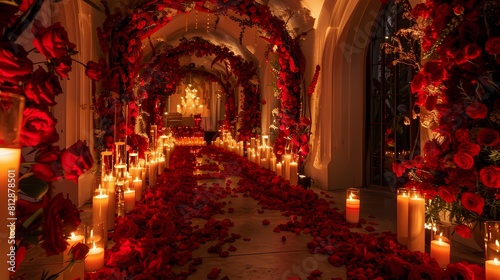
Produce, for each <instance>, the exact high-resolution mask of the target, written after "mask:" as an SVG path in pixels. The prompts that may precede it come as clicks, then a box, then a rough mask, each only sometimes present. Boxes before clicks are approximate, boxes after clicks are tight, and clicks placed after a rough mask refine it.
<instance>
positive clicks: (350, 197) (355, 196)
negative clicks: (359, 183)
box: [345, 188, 360, 224]
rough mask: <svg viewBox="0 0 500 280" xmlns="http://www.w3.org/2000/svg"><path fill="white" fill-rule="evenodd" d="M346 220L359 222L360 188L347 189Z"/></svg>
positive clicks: (352, 222) (354, 222)
mask: <svg viewBox="0 0 500 280" xmlns="http://www.w3.org/2000/svg"><path fill="white" fill-rule="evenodd" d="M345 194H346V206H345V212H346V213H345V214H346V221H347V222H348V223H351V224H357V223H358V222H359V207H360V189H359V188H348V189H347V190H346V193H345Z"/></svg>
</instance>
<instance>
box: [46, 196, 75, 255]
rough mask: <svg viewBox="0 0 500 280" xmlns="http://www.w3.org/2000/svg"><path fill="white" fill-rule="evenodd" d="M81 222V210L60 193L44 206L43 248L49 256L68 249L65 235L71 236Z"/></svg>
mask: <svg viewBox="0 0 500 280" xmlns="http://www.w3.org/2000/svg"><path fill="white" fill-rule="evenodd" d="M80 223H81V221H80V212H79V211H78V208H76V206H75V205H74V204H73V202H71V200H70V199H68V198H64V196H63V194H62V193H58V194H57V195H56V196H54V197H53V198H52V200H51V201H50V202H49V203H48V204H47V205H46V206H45V207H43V223H42V230H43V234H44V239H43V242H42V248H43V249H44V250H45V252H46V253H47V256H52V255H58V254H59V253H62V252H64V251H65V250H66V247H67V246H68V243H67V242H66V240H65V239H64V236H69V234H70V233H71V232H72V231H75V229H76V227H77V226H78V225H79V224H80Z"/></svg>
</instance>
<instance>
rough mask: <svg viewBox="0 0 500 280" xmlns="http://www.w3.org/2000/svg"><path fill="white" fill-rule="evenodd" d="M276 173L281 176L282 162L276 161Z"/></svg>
mask: <svg viewBox="0 0 500 280" xmlns="http://www.w3.org/2000/svg"><path fill="white" fill-rule="evenodd" d="M276 175H278V176H283V164H282V163H281V162H278V163H276Z"/></svg>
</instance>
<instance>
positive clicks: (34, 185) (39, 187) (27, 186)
mask: <svg viewBox="0 0 500 280" xmlns="http://www.w3.org/2000/svg"><path fill="white" fill-rule="evenodd" d="M48 190H49V185H48V184H47V182H45V181H44V180H42V179H39V178H37V177H35V176H30V177H27V178H23V179H21V180H20V181H19V192H20V193H22V194H24V195H26V196H29V197H31V198H34V199H41V198H42V197H43V196H44V195H45V194H46V193H47V191H48Z"/></svg>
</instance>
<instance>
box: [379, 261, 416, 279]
mask: <svg viewBox="0 0 500 280" xmlns="http://www.w3.org/2000/svg"><path fill="white" fill-rule="evenodd" d="M385 265H386V267H385V270H386V271H387V276H393V277H396V278H402V279H407V278H408V274H409V273H410V270H411V268H412V265H411V264H410V263H409V262H406V261H404V260H402V259H401V258H398V257H396V256H388V258H387V261H386V262H385Z"/></svg>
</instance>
